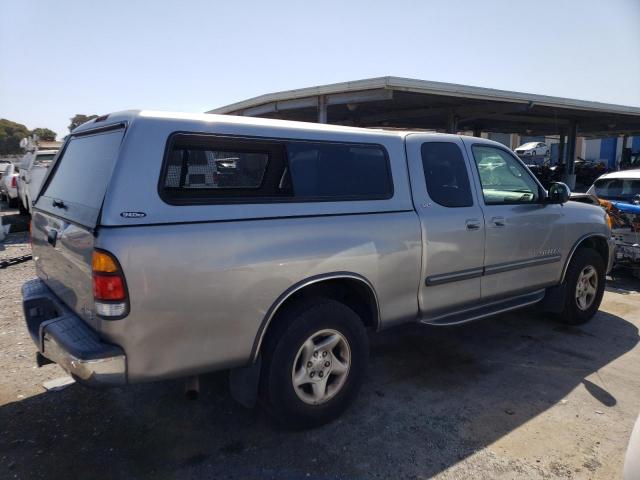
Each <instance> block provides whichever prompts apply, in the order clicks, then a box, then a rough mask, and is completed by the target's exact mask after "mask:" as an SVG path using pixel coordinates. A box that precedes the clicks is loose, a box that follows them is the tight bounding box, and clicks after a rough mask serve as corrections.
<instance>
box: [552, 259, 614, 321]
mask: <svg viewBox="0 0 640 480" xmlns="http://www.w3.org/2000/svg"><path fill="white" fill-rule="evenodd" d="M588 266H592V267H594V268H595V270H596V276H597V282H598V284H597V286H596V294H595V296H594V298H593V300H592V302H591V303H590V304H589V306H588V308H586V309H582V308H580V307H579V306H578V302H577V300H576V290H577V288H578V277H579V276H580V274H581V272H582V271H583V270H584V269H585V268H587V267H588ZM605 281H606V267H605V261H604V259H603V258H602V257H601V256H600V254H599V253H598V252H596V251H595V250H593V249H592V248H580V249H578V250H577V251H576V252H575V253H574V255H573V258H572V259H571V262H570V263H569V268H567V274H566V275H565V279H564V285H563V286H564V308H563V311H562V312H561V313H560V315H559V320H560V321H562V322H563V323H567V324H569V325H580V324H582V323H585V322H587V321H589V320H590V319H591V317H593V316H594V315H595V313H596V312H597V311H598V308H600V303H601V302H602V296H603V295H604V286H605Z"/></svg>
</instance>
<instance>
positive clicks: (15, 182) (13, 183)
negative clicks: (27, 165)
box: [11, 177, 18, 188]
mask: <svg viewBox="0 0 640 480" xmlns="http://www.w3.org/2000/svg"><path fill="white" fill-rule="evenodd" d="M17 186H18V177H13V178H11V188H16V187H17Z"/></svg>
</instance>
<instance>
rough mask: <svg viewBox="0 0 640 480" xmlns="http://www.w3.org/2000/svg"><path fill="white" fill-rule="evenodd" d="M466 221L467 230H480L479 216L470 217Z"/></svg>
mask: <svg viewBox="0 0 640 480" xmlns="http://www.w3.org/2000/svg"><path fill="white" fill-rule="evenodd" d="M464 223H465V225H466V226H467V230H480V220H478V219H477V218H470V219H469V220H467V221H466V222H464Z"/></svg>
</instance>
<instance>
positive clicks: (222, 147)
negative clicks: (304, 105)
mask: <svg viewBox="0 0 640 480" xmlns="http://www.w3.org/2000/svg"><path fill="white" fill-rule="evenodd" d="M158 190H159V194H160V196H161V198H162V199H163V200H164V201H165V202H167V203H170V204H178V205H180V204H213V203H262V202H287V201H349V200H373V199H388V198H391V197H392V196H393V182H392V179H391V169H390V165H389V158H388V155H387V152H386V150H385V148H384V147H382V146H381V145H377V144H361V143H337V142H317V141H301V140H265V139H253V138H237V137H222V136H217V135H202V134H197V135H196V134H184V133H177V134H174V135H172V136H171V137H170V138H169V141H168V142H167V148H166V153H165V159H164V165H163V169H162V174H161V178H160V181H159V184H158Z"/></svg>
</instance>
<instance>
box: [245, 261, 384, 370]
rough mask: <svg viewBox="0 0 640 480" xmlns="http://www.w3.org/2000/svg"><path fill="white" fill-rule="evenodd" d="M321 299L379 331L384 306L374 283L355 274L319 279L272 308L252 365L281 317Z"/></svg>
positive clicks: (299, 286) (297, 287)
mask: <svg viewBox="0 0 640 480" xmlns="http://www.w3.org/2000/svg"><path fill="white" fill-rule="evenodd" d="M319 296H324V297H328V298H335V299H337V300H339V301H341V302H343V303H345V304H346V305H347V306H349V307H350V308H352V309H353V310H354V311H355V312H356V313H357V314H358V315H359V316H360V318H362V320H363V323H364V325H365V327H369V328H372V329H374V330H378V328H379V325H380V304H379V302H378V296H377V294H376V291H375V288H374V287H373V285H372V284H371V282H369V281H368V280H367V279H366V278H365V277H363V276H362V275H359V274H357V273H353V272H332V273H326V274H322V275H316V276H313V277H309V278H306V279H304V280H301V281H299V282H298V283H296V284H294V285H292V286H291V287H289V288H288V289H287V290H285V291H284V292H283V293H282V294H281V295H280V296H279V297H278V298H277V299H276V301H275V302H274V303H273V304H272V305H271V307H270V308H269V310H268V311H267V313H266V315H265V316H264V318H263V320H262V322H261V323H260V328H259V329H258V333H257V334H256V338H255V340H254V342H253V347H252V349H251V359H250V360H251V362H254V361H255V360H256V358H257V357H258V354H259V353H260V350H261V348H262V345H263V344H264V339H265V338H266V337H267V335H268V333H269V331H271V329H272V328H275V326H276V323H277V318H278V313H280V312H282V311H283V309H284V308H286V307H287V306H288V305H292V304H293V303H294V302H297V301H303V300H304V299H305V298H313V297H319Z"/></svg>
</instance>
